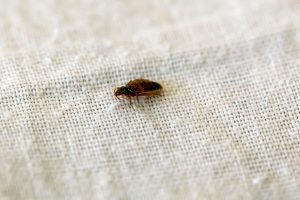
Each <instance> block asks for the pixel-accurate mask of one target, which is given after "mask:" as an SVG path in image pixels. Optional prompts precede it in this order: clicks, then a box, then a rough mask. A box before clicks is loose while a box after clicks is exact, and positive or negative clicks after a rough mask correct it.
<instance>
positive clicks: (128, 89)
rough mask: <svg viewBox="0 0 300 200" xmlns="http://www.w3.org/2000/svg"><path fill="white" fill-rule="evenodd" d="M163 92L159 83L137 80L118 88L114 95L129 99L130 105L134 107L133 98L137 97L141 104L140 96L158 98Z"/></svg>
mask: <svg viewBox="0 0 300 200" xmlns="http://www.w3.org/2000/svg"><path fill="white" fill-rule="evenodd" d="M161 91H162V86H161V85H160V84H159V83H156V82H154V81H150V80H147V79H135V80H131V81H129V82H128V83H127V84H126V85H125V86H122V87H118V88H116V89H115V90H114V95H115V96H116V97H117V98H118V99H119V97H120V96H121V97H125V98H128V99H129V101H130V105H132V101H131V98H134V97H136V100H137V102H138V103H139V97H140V96H147V97H151V96H158V95H160V93H161Z"/></svg>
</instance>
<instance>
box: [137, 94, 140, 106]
mask: <svg viewBox="0 0 300 200" xmlns="http://www.w3.org/2000/svg"><path fill="white" fill-rule="evenodd" d="M136 100H137V102H138V104H140V103H139V96H138V95H136Z"/></svg>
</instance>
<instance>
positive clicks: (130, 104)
mask: <svg viewBox="0 0 300 200" xmlns="http://www.w3.org/2000/svg"><path fill="white" fill-rule="evenodd" d="M129 102H130V105H131V106H132V102H131V97H129Z"/></svg>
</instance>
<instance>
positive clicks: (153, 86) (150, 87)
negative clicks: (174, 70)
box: [144, 82, 162, 92]
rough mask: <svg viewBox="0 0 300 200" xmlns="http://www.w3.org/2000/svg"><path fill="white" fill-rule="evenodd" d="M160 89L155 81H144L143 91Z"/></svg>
mask: <svg viewBox="0 0 300 200" xmlns="http://www.w3.org/2000/svg"><path fill="white" fill-rule="evenodd" d="M160 89H162V86H161V85H160V84H158V83H156V82H146V83H145V84H144V91H145V92H146V91H155V90H160Z"/></svg>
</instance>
